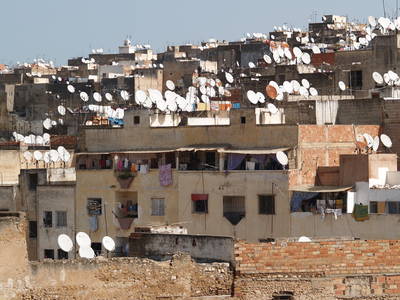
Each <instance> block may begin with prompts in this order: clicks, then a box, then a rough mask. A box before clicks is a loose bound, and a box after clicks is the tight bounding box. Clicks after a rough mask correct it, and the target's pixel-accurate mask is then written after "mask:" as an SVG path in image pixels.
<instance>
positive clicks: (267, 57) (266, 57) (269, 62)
mask: <svg viewBox="0 0 400 300" xmlns="http://www.w3.org/2000/svg"><path fill="white" fill-rule="evenodd" d="M263 58H264V61H265V62H266V63H267V64H269V65H270V64H272V59H271V57H270V56H269V55H267V54H265V55H264V57H263Z"/></svg>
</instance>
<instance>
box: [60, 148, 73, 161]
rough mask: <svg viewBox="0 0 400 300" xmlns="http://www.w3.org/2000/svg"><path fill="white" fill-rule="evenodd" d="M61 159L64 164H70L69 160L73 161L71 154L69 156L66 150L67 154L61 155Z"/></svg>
mask: <svg viewBox="0 0 400 300" xmlns="http://www.w3.org/2000/svg"><path fill="white" fill-rule="evenodd" d="M60 158H61V160H62V161H63V162H69V160H70V159H71V154H69V152H68V151H67V150H65V152H63V153H62V154H60Z"/></svg>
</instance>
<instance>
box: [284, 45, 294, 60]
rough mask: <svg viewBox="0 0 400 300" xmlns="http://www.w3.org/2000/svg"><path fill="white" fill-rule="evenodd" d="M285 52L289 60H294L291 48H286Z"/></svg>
mask: <svg viewBox="0 0 400 300" xmlns="http://www.w3.org/2000/svg"><path fill="white" fill-rule="evenodd" d="M284 52H285V56H286V58H287V59H288V60H292V59H293V55H292V52H290V49H289V48H285V50H284Z"/></svg>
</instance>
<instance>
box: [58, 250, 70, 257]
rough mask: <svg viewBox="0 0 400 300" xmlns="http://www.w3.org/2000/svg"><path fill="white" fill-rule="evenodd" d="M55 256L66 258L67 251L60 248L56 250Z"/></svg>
mask: <svg viewBox="0 0 400 300" xmlns="http://www.w3.org/2000/svg"><path fill="white" fill-rule="evenodd" d="M57 258H58V259H68V252H65V251H64V250H62V249H58V250H57Z"/></svg>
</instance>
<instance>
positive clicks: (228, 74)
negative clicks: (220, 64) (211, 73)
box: [225, 72, 233, 83]
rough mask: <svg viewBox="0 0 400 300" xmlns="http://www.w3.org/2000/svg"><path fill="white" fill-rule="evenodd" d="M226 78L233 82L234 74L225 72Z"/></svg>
mask: <svg viewBox="0 0 400 300" xmlns="http://www.w3.org/2000/svg"><path fill="white" fill-rule="evenodd" d="M225 79H226V81H228V82H229V83H233V76H232V74H231V73H228V72H225Z"/></svg>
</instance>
